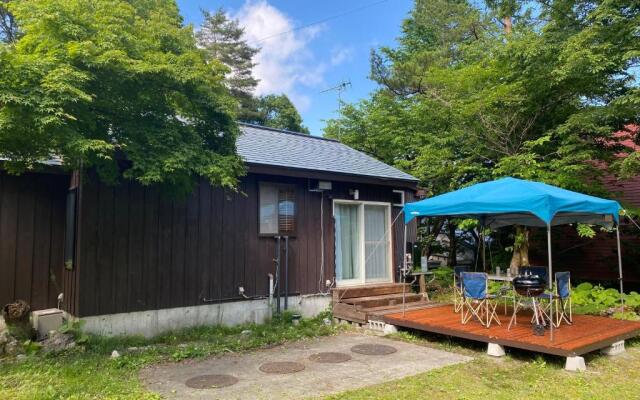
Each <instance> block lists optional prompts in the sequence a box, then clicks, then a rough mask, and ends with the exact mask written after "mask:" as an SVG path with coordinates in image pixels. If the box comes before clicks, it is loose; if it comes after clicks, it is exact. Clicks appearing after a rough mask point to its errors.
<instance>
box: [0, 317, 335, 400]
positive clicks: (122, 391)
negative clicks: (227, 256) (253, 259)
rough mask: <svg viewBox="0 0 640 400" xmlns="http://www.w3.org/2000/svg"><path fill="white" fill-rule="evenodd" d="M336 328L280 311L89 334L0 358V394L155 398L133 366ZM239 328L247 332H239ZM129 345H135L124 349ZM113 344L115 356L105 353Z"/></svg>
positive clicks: (16, 396) (244, 348)
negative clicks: (155, 329) (295, 320)
mask: <svg viewBox="0 0 640 400" xmlns="http://www.w3.org/2000/svg"><path fill="white" fill-rule="evenodd" d="M338 329H339V328H337V327H334V326H327V325H325V324H324V323H323V322H322V316H319V317H318V318H315V319H312V320H303V321H301V323H300V324H299V325H298V326H294V325H292V324H291V323H290V322H289V321H287V317H286V316H285V317H284V318H282V319H275V320H274V321H272V322H271V323H269V324H265V325H245V326H239V327H233V328H225V327H202V328H193V329H186V330H183V331H179V332H174V333H171V334H166V335H163V336H159V337H157V338H154V339H151V340H149V339H144V338H142V337H128V338H113V339H106V338H99V337H90V338H89V341H88V342H87V344H86V345H84V346H78V347H77V348H75V349H72V350H70V351H66V352H64V353H60V354H56V355H42V356H41V355H35V356H30V357H28V358H27V359H26V360H24V361H20V362H5V361H1V360H0V399H2V400H4V399H25V400H26V399H29V400H40V399H159V398H160V397H159V396H158V395H155V394H153V393H149V392H148V391H146V390H145V389H144V388H143V387H142V386H141V385H140V382H139V381H138V371H139V370H140V369H141V368H142V367H144V366H146V365H149V364H152V363H157V362H163V361H169V362H170V361H180V360H184V359H188V358H200V357H207V356H211V355H215V354H220V353H224V352H242V351H248V350H252V349H257V348H260V347H265V346H270V345H276V344H280V343H284V342H286V341H293V340H299V339H303V338H307V337H315V336H323V335H331V334H334V333H336V332H337V331H338ZM245 330H250V331H251V333H250V334H243V333H242V332H243V331H245ZM145 346H149V347H145ZM132 347H137V349H136V350H127V349H129V348H132ZM113 350H118V351H119V352H120V353H121V357H119V358H116V359H111V358H110V357H109V356H110V354H111V352H112V351H113Z"/></svg>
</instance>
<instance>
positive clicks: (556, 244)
mask: <svg viewBox="0 0 640 400" xmlns="http://www.w3.org/2000/svg"><path fill="white" fill-rule="evenodd" d="M604 184H605V186H606V187H607V189H608V190H609V191H611V192H612V194H613V197H615V198H616V199H618V201H620V202H621V203H622V204H623V206H624V205H628V206H633V207H636V208H639V207H640V177H635V178H632V179H628V180H624V181H618V180H616V179H615V178H614V177H612V176H605V177H604ZM620 232H621V235H620V243H621V246H620V248H621V249H622V266H623V277H624V281H625V282H631V283H634V284H638V283H640V266H639V265H638V261H637V260H638V259H640V231H638V229H637V228H636V227H635V226H633V225H632V224H630V223H629V222H628V221H627V220H626V218H622V219H621V230H620ZM544 235H545V233H544V232H542V233H539V234H537V235H536V238H535V239H534V241H535V243H536V245H535V246H532V247H531V249H532V254H531V258H532V260H531V261H532V262H534V263H538V264H539V265H547V261H546V260H547V258H546V257H547V253H546V244H545V243H546V236H544ZM552 239H553V248H552V252H553V263H554V269H555V270H556V271H571V275H572V277H574V278H577V279H580V280H587V281H604V282H616V281H617V279H618V253H617V251H618V250H617V244H616V236H615V233H605V232H598V233H597V235H596V237H594V238H593V239H588V238H581V237H579V236H578V235H577V233H576V229H575V227H556V228H553V238H552Z"/></svg>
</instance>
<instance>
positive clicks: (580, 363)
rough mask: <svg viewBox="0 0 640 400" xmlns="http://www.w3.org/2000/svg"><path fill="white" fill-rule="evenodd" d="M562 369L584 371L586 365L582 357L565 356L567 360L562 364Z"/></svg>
mask: <svg viewBox="0 0 640 400" xmlns="http://www.w3.org/2000/svg"><path fill="white" fill-rule="evenodd" d="M564 369H566V370H567V371H572V372H578V371H586V370H587V366H586V365H585V363H584V357H580V356H574V357H567V361H566V362H565V364H564Z"/></svg>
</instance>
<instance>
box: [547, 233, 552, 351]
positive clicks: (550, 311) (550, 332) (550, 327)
mask: <svg viewBox="0 0 640 400" xmlns="http://www.w3.org/2000/svg"><path fill="white" fill-rule="evenodd" d="M547 254H548V255H549V279H547V280H548V281H549V290H551V293H552V294H553V262H552V261H551V224H550V223H549V224H547ZM549 335H550V338H549V340H551V341H553V298H552V299H551V300H550V301H549Z"/></svg>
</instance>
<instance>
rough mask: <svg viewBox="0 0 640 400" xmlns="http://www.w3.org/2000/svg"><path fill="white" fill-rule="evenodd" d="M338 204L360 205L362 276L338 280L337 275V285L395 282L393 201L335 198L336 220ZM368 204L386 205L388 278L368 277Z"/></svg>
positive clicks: (333, 207) (333, 206)
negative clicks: (365, 225) (366, 250)
mask: <svg viewBox="0 0 640 400" xmlns="http://www.w3.org/2000/svg"><path fill="white" fill-rule="evenodd" d="M336 204H351V205H357V206H358V230H359V231H360V243H358V247H359V253H360V278H358V279H347V280H340V281H338V280H337V276H336V286H337V287H347V286H361V285H367V284H377V283H392V282H393V246H392V245H393V243H392V242H393V241H392V238H391V235H392V226H391V203H386V202H380V201H364V200H342V199H334V200H333V204H332V214H333V217H334V221H335V215H336V212H335V211H336ZM366 205H372V206H383V207H385V217H386V219H387V226H386V231H385V239H387V240H386V242H387V277H386V278H379V279H369V280H367V279H366V265H365V259H366V252H365V229H364V206H366ZM334 224H335V222H334ZM334 229H335V225H334ZM387 233H388V234H389V237H388V238H387V237H386V236H387ZM334 237H335V236H334ZM334 242H335V239H334ZM334 248H335V243H334ZM333 257H334V260H335V257H336V252H334V255H333ZM334 265H335V263H334Z"/></svg>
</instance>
